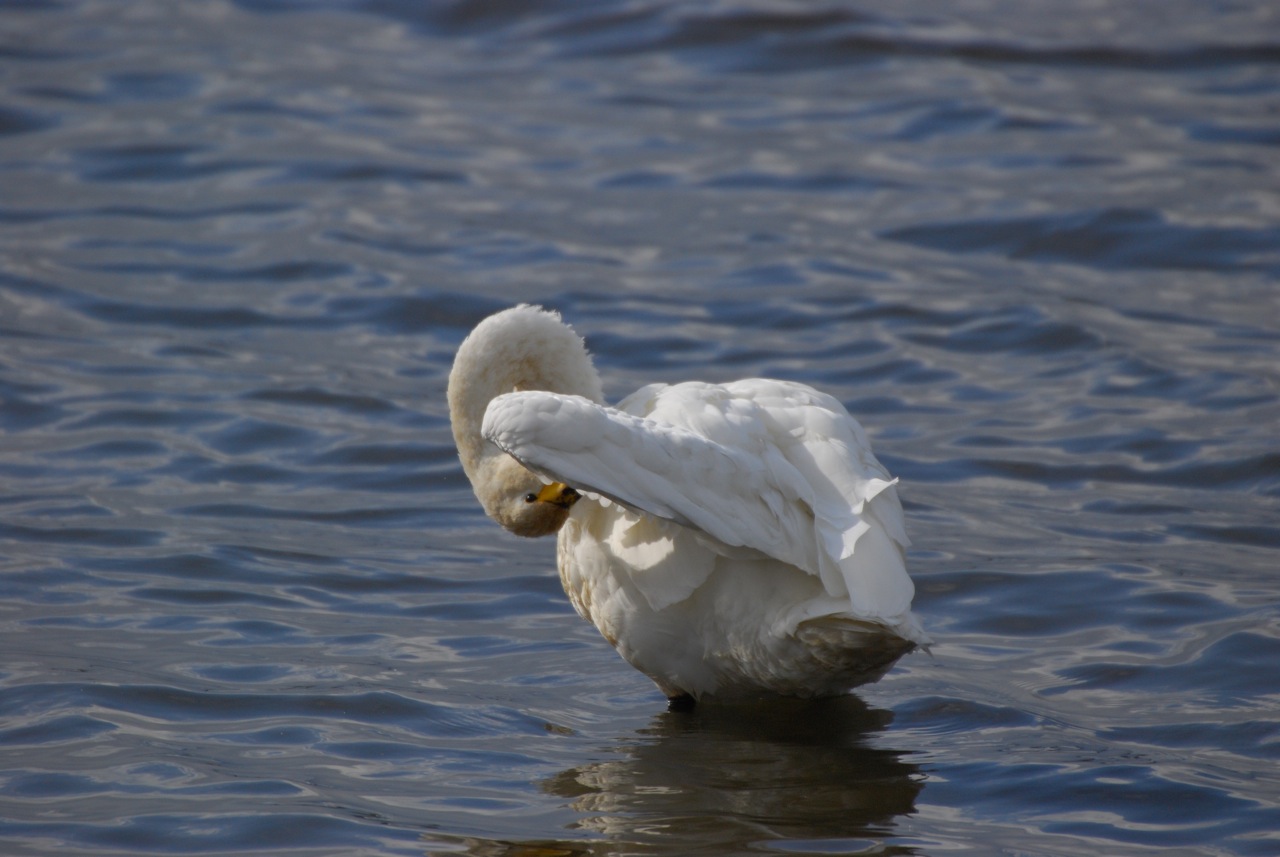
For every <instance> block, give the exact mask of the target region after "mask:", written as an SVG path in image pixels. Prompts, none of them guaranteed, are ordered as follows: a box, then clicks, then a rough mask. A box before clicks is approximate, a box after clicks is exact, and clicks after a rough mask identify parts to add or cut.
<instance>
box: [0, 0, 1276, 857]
mask: <svg viewBox="0 0 1280 857" xmlns="http://www.w3.org/2000/svg"><path fill="white" fill-rule="evenodd" d="M884 6H885V4H869V3H813V4H798V3H784V2H761V3H750V2H745V0H728V2H722V3H713V4H675V3H664V2H659V0H631V2H623V0H616V1H615V0H604V2H597V3H592V4H582V3H569V2H556V0H544V1H543V2H531V3H502V2H477V1H476V0H472V1H471V2H460V3H445V2H441V3H418V2H411V0H365V2H356V0H351V2H339V0H333V2H317V3H306V2H301V0H296V2H295V1H294V0H242V2H221V1H220V0H213V2H200V3H172V2H167V0H126V2H120V0H65V1H64V2H54V0H26V2H20V3H8V4H5V5H3V6H2V7H0V652H3V658H2V659H0V751H2V753H0V758H2V759H3V761H2V762H0V851H3V852H4V853H5V854H14V855H68V854H92V855H103V854H223V853H251V854H273V853H277V852H278V853H281V854H284V853H288V854H290V855H302V854H305V855H338V854H341V855H375V854H376V855H384V854H385V855H391V854H405V855H409V854H412V855H423V854H430V855H437V854H457V853H461V854H469V855H475V857H487V856H488V855H512V857H514V856H515V855H535V854H537V855H551V854H556V855H570V854H573V855H606V854H607V855H614V854H670V855H740V854H880V855H889V854H895V855H904V854H911V855H944V854H957V853H969V854H976V855H987V854H996V853H1002V854H1026V855H1090V857H1096V855H1100V854H1106V855H1122V854H1123V855H1127V854H1152V853H1159V854H1161V855H1174V857H1179V855H1271V854H1276V853H1280V766H1278V765H1277V762H1278V761H1280V668H1278V667H1277V664H1280V626H1278V623H1277V608H1276V605H1277V602H1278V601H1280V579H1278V578H1277V574H1276V572H1277V569H1278V568H1280V445H1278V444H1277V436H1278V433H1280V214H1278V212H1280V204H1278V202H1280V157H1278V155H1280V149H1278V147H1280V114H1278V113H1277V109H1276V106H1277V104H1280V14H1277V12H1276V10H1275V9H1274V8H1273V6H1272V4H1267V3H1219V4H1205V3H1200V2H1192V0H1168V1H1167V2H1162V3H1160V4H1147V3H1122V2H1119V0H1099V2H1097V3H1090V4H1086V5H1076V6H1071V7H1070V8H1068V6H1066V5H1064V4H1060V3H1050V2H1045V0H1030V2H1021V3H984V4H953V3H943V2H931V0H920V2H909V3H905V4H894V5H890V6H888V7H884ZM882 7H884V8H882ZM519 301H532V302H538V303H543V304H546V305H548V306H552V307H555V308H557V309H559V310H561V311H562V312H563V313H564V315H565V317H566V319H567V320H569V321H570V322H571V323H573V324H574V325H575V326H576V327H577V329H578V330H579V331H580V332H581V333H583V334H584V335H585V336H586V338H587V341H588V344H589V346H590V347H591V349H592V351H593V352H594V354H595V355H596V359H597V362H598V364H599V366H600V368H601V370H602V373H603V374H604V376H605V379H606V387H607V393H608V394H609V395H610V397H611V398H614V399H616V398H620V397H621V396H622V395H624V394H626V393H628V392H630V391H631V390H633V389H635V388H636V387H638V386H640V385H641V384H644V383H648V382H651V381H667V382H675V381H681V380H687V379H691V378H696V379H704V380H713V381H722V380H729V379H733V378H737V377H744V376H751V375H766V376H775V377H783V378H794V379H799V380H803V381H805V382H808V383H811V384H814V385H816V386H819V387H821V388H823V389H825V390H828V391H830V392H832V393H833V394H835V395H836V396H837V397H839V398H840V399H841V400H843V401H844V402H845V403H846V404H847V405H848V406H849V408H850V409H851V410H852V411H853V412H854V413H855V414H857V415H858V416H859V417H860V419H861V420H862V422H863V423H864V424H865V425H866V427H867V429H868V432H869V434H870V435H871V437H872V438H873V441H874V444H875V448H876V450H877V452H878V454H879V456H880V458H881V459H882V460H883V461H884V462H885V464H886V465H887V466H888V467H889V468H890V469H891V470H892V471H893V472H894V473H895V474H896V475H898V476H900V477H901V478H902V495H903V497H904V501H905V504H906V509H907V517H908V525H909V529H910V533H911V535H912V536H913V538H914V540H915V547H914V549H913V551H912V554H911V557H910V566H911V568H912V571H913V574H914V576H915V578H916V580H917V585H918V595H917V601H916V605H917V610H918V612H919V614H920V616H921V618H922V620H923V621H924V623H925V625H926V626H927V627H928V629H929V631H930V633H931V634H932V635H933V636H934V637H935V638H936V639H937V641H938V642H937V645H936V646H935V647H934V650H933V653H932V654H931V655H924V654H916V655H912V656H909V657H908V658H906V659H904V660H903V661H902V662H901V663H900V664H899V666H898V667H897V668H895V670H894V671H893V672H892V673H891V674H890V675H889V676H888V677H886V678H885V679H884V680H883V681H881V682H880V683H878V684H876V685H873V686H869V687H866V688H862V689H860V690H859V691H858V692H857V693H856V695H852V696H850V697H848V698H846V699H842V700H837V701H834V702H829V703H825V704H799V703H778V704H776V705H770V706H761V707H756V708H751V709H746V710H743V709H714V708H704V709H702V710H699V711H695V712H693V713H678V712H667V711H666V710H665V705H664V700H663V699H662V698H661V696H660V695H659V694H658V693H657V692H656V690H655V689H654V688H653V686H652V685H651V684H650V683H649V682H648V680H647V679H645V678H644V677H643V676H641V675H640V674H638V673H636V672H635V671H633V670H632V669H631V668H630V667H628V666H627V665H626V664H625V663H623V662H622V661H621V660H620V659H619V658H618V657H617V656H616V655H615V654H614V653H613V652H612V650H611V649H610V648H609V646H608V645H607V644H606V643H605V642H604V641H603V640H601V639H600V638H599V637H598V635H597V634H596V632H595V631H594V630H593V629H592V628H590V627H589V626H588V625H586V624H585V623H583V622H582V621H581V620H580V619H578V618H577V617H576V616H575V615H574V614H573V612H572V609H571V608H570V607H569V605H568V603H567V600H566V599H565V597H564V595H563V593H561V592H560V589H559V582H558V580H557V578H556V575H555V572H554V546H553V544H551V543H550V542H548V541H542V542H525V541H520V540H517V539H515V538H514V537H510V536H507V535H506V534H504V533H503V532H502V531H501V530H500V529H499V528H498V527H496V525H494V524H492V523H491V522H489V521H488V520H487V519H485V518H484V516H483V514H482V513H481V511H480V509H479V507H478V504H477V503H476V501H475V500H474V498H473V496H472V494H471V491H470V488H469V486H468V484H467V482H466V480H465V477H464V476H463V474H462V471H461V468H460V467H459V465H458V462H457V459H456V455H455V452H454V449H453V444H452V439H451V436H450V432H449V428H448V417H447V411H446V408H445V403H444V398H443V394H444V388H445V378H446V375H447V372H448V368H449V365H450V363H451V360H452V356H453V352H454V350H455V348H456V347H457V345H458V343H459V342H460V341H461V340H462V338H463V337H464V336H465V335H466V333H467V331H469V330H470V328H471V327H472V326H473V325H474V324H475V323H476V322H477V321H479V320H480V319H481V318H483V317H484V316H485V315H487V314H489V313H490V312H493V311H495V310H498V309H500V308H502V307H505V306H508V305H511V304H513V303H516V302H519Z"/></svg>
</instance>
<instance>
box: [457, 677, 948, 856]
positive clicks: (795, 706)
mask: <svg viewBox="0 0 1280 857" xmlns="http://www.w3.org/2000/svg"><path fill="white" fill-rule="evenodd" d="M892 719H893V714H892V713H891V712H889V711H885V710H883V709H877V708H871V707H869V706H867V705H866V704H865V703H864V702H862V700H860V699H858V698H857V697H854V696H848V697H842V698H839V699H834V700H824V701H821V702H804V701H798V700H775V701H770V702H768V703H759V704H755V705H749V706H721V707H712V706H703V707H699V708H698V709H697V710H694V711H687V712H682V711H667V712H663V713H662V714H659V715H657V716H656V717H654V718H653V720H652V722H651V723H650V724H649V725H648V727H646V728H644V729H641V730H639V732H637V733H636V736H635V738H634V739H633V740H632V741H631V742H630V744H629V745H628V743H627V742H626V741H625V740H624V741H623V742H622V746H621V748H620V749H621V750H622V751H623V757H622V758H614V759H608V760H602V761H595V762H589V763H586V764H583V765H580V766H577V767H573V768H570V769H568V770H566V771H563V772H562V773H560V774H558V775H556V776H553V777H550V778H549V779H547V780H545V781H543V782H542V783H541V784H540V785H541V788H542V789H543V790H545V791H546V792H548V793H550V794H553V795H555V796H557V797H560V798H563V799H564V800H565V801H566V802H567V805H568V806H569V807H570V808H571V809H573V810H575V811H576V812H578V813H580V814H581V815H580V818H579V820H578V821H577V822H576V824H575V825H574V827H575V828H576V829H577V830H579V831H582V832H583V833H587V834H592V835H593V836H592V840H588V841H585V842H584V841H578V842H561V843H553V842H550V841H546V840H543V841H539V842H511V843H500V842H492V841H489V842H483V843H481V842H473V843H471V844H472V846H473V847H472V849H471V853H473V854H483V855H489V854H495V855H496V854H502V855H528V854H597V853H599V854H604V853H609V854H616V853H619V852H620V850H621V851H626V852H628V853H680V854H699V853H708V854H727V853H745V852H747V851H749V850H753V849H755V848H758V847H759V846H760V845H761V844H763V843H770V844H772V845H773V846H774V847H777V846H779V845H785V843H786V841H787V840H796V842H795V843H794V845H795V846H796V847H797V848H798V849H799V850H800V851H807V850H813V849H817V850H827V848H828V847H831V848H834V847H837V846H842V847H841V850H849V849H851V848H852V850H861V848H863V847H866V846H867V845H869V844H870V842H869V841H868V840H873V841H876V842H880V841H883V840H884V839H885V837H886V836H888V835H890V834H891V833H892V830H893V828H894V823H895V819H897V818H898V817H900V816H903V815H907V814H910V813H912V812H914V810H915V802H916V798H917V796H918V795H919V793H920V791H921V790H922V789H923V788H924V782H923V776H924V775H923V772H922V771H921V770H920V768H919V767H918V766H917V765H914V764H911V763H909V762H906V761H904V760H903V758H902V756H903V753H902V752H901V751H897V750H888V749H883V748H880V747H877V746H875V745H876V743H877V742H876V740H875V736H876V734H877V733H879V732H880V731H882V730H883V729H885V728H886V727H887V726H888V724H889V722H890V721H891V720H892ZM596 836H601V837H604V838H605V841H603V842H601V841H594V839H595V837H596ZM799 840H803V845H801V844H800V842H799ZM787 850H792V849H791V848H788V849H787ZM885 853H889V852H885Z"/></svg>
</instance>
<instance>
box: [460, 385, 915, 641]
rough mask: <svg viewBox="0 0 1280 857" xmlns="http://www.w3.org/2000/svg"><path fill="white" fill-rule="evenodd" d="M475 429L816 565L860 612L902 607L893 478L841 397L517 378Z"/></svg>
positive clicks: (549, 473)
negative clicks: (592, 389) (592, 388)
mask: <svg viewBox="0 0 1280 857" xmlns="http://www.w3.org/2000/svg"><path fill="white" fill-rule="evenodd" d="M482 433H483V435H484V436H485V437H486V438H487V439H488V440H490V441H491V442H493V443H494V444H496V445H497V446H498V447H499V448H501V449H502V450H503V451H505V452H506V453H508V454H509V455H511V456H512V457H514V458H515V459H517V460H518V461H520V462H521V463H522V464H523V465H524V466H525V467H527V468H529V469H530V470H532V471H533V472H535V473H538V474H540V475H541V476H543V477H545V478H548V479H553V480H556V481H561V482H565V483H566V484H568V485H571V486H573V487H574V488H576V489H578V490H579V491H582V492H584V493H586V494H589V495H595V496H597V497H601V498H605V499H607V500H609V501H612V502H616V503H619V504H621V505H623V506H624V507H627V508H629V509H631V510H633V511H635V512H638V513H640V514H643V515H650V516H653V517H656V518H661V519H665V520H668V521H674V522H675V523H677V524H680V525H683V526H685V527H690V528H693V529H695V530H697V531H700V532H702V533H705V534H706V535H707V536H709V537H710V538H711V539H713V540H715V541H717V542H719V543H721V544H722V545H724V546H728V547H729V548H738V547H745V548H750V549H753V550H756V551H759V552H761V553H763V554H765V555H767V556H769V557H772V558H774V559H777V560H779V561H782V562H785V563H787V564H789V565H792V566H796V567H798V568H801V569H803V570H805V571H807V572H809V573H811V574H814V575H817V576H819V577H820V578H821V580H822V583H823V585H824V587H825V588H826V590H827V592H828V594H829V595H831V596H833V597H835V598H838V599H840V600H842V601H843V600H845V599H847V602H846V603H848V604H849V609H850V612H852V613H854V614H855V615H858V616H863V617H867V618H878V619H885V620H890V621H893V620H898V619H901V618H902V617H905V616H907V614H908V611H909V607H910V603H911V597H912V595H913V592H914V588H913V587H912V584H911V580H910V578H909V577H908V576H907V574H906V568H905V564H904V562H903V557H902V550H903V547H904V546H905V544H906V536H905V533H904V532H903V529H902V512H901V507H900V505H899V504H898V501H897V497H896V494H895V493H894V490H893V487H892V486H893V482H892V480H890V479H889V478H888V474H887V473H886V472H885V471H884V468H883V467H881V466H880V464H879V462H877V461H876V460H875V458H874V456H872V455H871V453H870V450H869V448H868V446H867V444H866V438H865V436H863V434H862V429H861V427H860V426H859V425H858V424H857V423H856V422H855V421H854V420H853V419H852V418H851V417H850V416H849V415H848V413H847V412H846V411H845V410H844V408H843V406H842V405H840V404H839V402H837V401H836V400H835V399H833V398H831V397H829V396H826V395H824V394H822V393H819V392H817V391H816V390H812V389H811V388H809V387H806V386H804V385H801V384H794V383H789V382H781V381H765V380H758V379H753V380H748V381H739V382H735V383H734V384H728V385H714V384H700V383H688V384H678V385H674V386H670V387H664V386H660V385H651V386H650V387H646V388H643V389H642V390H640V391H637V393H635V394H633V395H632V396H631V397H628V399H627V400H624V401H623V402H622V403H621V404H620V406H619V408H609V407H605V406H601V405H598V404H596V403H594V402H591V401H589V400H587V399H585V398H582V397H578V396H566V395H560V394H556V393H547V392H539V391H526V392H516V393H509V394H506V395H502V396H498V397H497V398H495V399H494V400H493V401H492V402H491V403H490V404H489V406H488V409H487V411H486V412H485V416H484V422H483V426H482ZM805 618H807V617H796V621H803V620H804V619H805Z"/></svg>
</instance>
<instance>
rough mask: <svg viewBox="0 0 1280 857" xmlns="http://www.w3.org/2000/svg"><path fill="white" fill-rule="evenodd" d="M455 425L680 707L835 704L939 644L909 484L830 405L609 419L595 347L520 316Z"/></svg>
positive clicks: (581, 596)
mask: <svg viewBox="0 0 1280 857" xmlns="http://www.w3.org/2000/svg"><path fill="white" fill-rule="evenodd" d="M449 414H450V419H451V422H452V425H453V436H454V439H455V441H456V442H457V445H458V452H459V456H460V458H461V459H462V466H463V469H464V470H465V471H466V474H467V478H468V479H470V480H471V485H472V487H473V488H474V489H475V493H476V496H477V497H478V498H479V499H480V502H481V504H482V505H483V506H484V509H485V511H486V512H487V513H488V514H489V515H490V516H491V517H493V518H494V519H495V520H497V521H498V522H499V523H500V524H502V526H503V527H505V528H506V529H507V530H510V531H511V532H513V533H515V534H517V535H521V536H543V535H550V534H551V533H555V532H558V533H559V539H558V551H557V553H558V558H559V567H560V579H561V582H562V583H563V584H564V588H565V592H567V593H568V595H569V598H570V600H571V601H572V602H573V606H574V607H575V608H576V609H577V611H578V612H579V613H580V614H581V615H582V616H583V617H585V618H587V619H589V620H591V622H593V623H594V624H595V626H596V628H598V629H599V630H600V633H601V634H603V635H604V637H605V639H606V640H608V641H609V642H610V643H611V644H613V646H614V647H615V648H616V649H617V650H618V652H619V653H620V654H621V655H622V657H624V658H625V659H626V660H627V661H628V662H630V663H631V664H632V665H633V666H635V667H636V668H637V669H639V670H640V671H641V672H643V673H645V674H646V675H648V676H649V677H650V678H651V679H653V681H654V682H655V683H656V684H657V685H658V687H659V688H660V689H661V690H662V692H663V693H665V694H666V695H667V696H668V697H669V698H671V699H672V700H678V701H682V702H683V701H690V700H697V699H701V698H704V697H715V698H718V699H723V698H734V697H747V696H756V695H760V694H768V693H774V694H786V695H793V696H805V697H815V696H830V695H836V694H840V693H843V692H845V691H847V690H848V689H849V688H851V687H854V686H856V685H859V684H863V683H866V682H870V681H875V680H876V679H878V678H880V677H881V676H882V675H884V673H885V672H887V671H888V669H889V668H890V667H891V666H892V665H893V664H894V663H895V662H896V661H897V660H898V658H899V657H901V656H902V655H903V654H905V653H906V652H909V651H911V650H912V649H913V648H915V647H916V646H917V645H927V644H928V642H929V639H928V637H927V636H926V635H925V633H924V631H923V630H922V629H921V627H920V625H919V623H918V622H917V621H916V618H915V617H914V616H913V615H912V613H911V609H910V608H911V598H912V596H913V594H914V587H913V586H912V583H911V579H910V578H909V577H908V576H907V571H906V566H905V564H904V558H903V549H904V548H905V546H906V545H907V543H908V542H907V537H906V533H905V532H904V531H903V515H902V507H901V505H900V504H899V502H898V497H897V493H896V490H895V488H894V483H895V482H896V480H893V479H891V478H890V477H889V475H888V473H887V472H886V471H885V469H884V468H883V467H882V466H881V465H880V463H879V462H878V461H876V459H875V456H873V455H872V454H871V449H870V447H869V446H868V444H867V439H866V436H865V434H864V433H863V430H862V427H861V426H860V425H858V423H857V422H856V421H855V420H854V419H853V418H852V417H851V416H849V414H848V412H847V411H846V410H845V409H844V407H843V406H842V405H841V404H840V403H839V402H838V401H836V400H835V399H834V398H832V397H831V396H828V395H826V394H824V393H820V392H818V391H817V390H814V389H812V388H811V387H807V386H805V385H803V384H798V383H794V382H790V381H773V380H764V379H750V380H745V381H736V382H734V383H731V384H703V383H696V382H691V383H684V384H676V385H674V386H666V385H663V384H652V385H649V386H647V387H643V388H641V389H640V390H638V391H636V392H635V393H633V394H632V395H630V396H628V397H627V398H626V399H624V400H623V401H622V402H620V403H619V404H618V405H617V407H616V408H609V407H606V406H605V405H604V404H603V397H602V393H601V385H600V377H599V375H598V374H597V373H596V370H595V367H594V366H593V365H592V362H591V358H590V357H589V356H588V354H587V351H586V347H585V345H584V344H583V341H582V339H580V338H579V337H578V335H577V334H576V333H574V331H573V329H572V328H570V327H569V326H568V325H566V324H564V323H563V322H562V321H561V320H560V316H559V315H558V314H556V313H554V312H548V311H546V310H543V309H541V308H538V307H532V306H528V305H521V306H518V307H515V308H513V309H508V310H505V311H503V312H500V313H498V314H496V315H493V316H490V317H489V318H487V319H485V320H484V321H482V322H481V323H480V324H479V325H478V326H477V327H476V329H475V330H474V331H472V332H471V334H470V336H468V337H467V339H466V340H465V341H464V342H463V343H462V345H461V346H460V347H459V349H458V354H457V357H456V358H455V360H454V364H453V370H452V371H451V372H450V374H449ZM569 486H572V487H569Z"/></svg>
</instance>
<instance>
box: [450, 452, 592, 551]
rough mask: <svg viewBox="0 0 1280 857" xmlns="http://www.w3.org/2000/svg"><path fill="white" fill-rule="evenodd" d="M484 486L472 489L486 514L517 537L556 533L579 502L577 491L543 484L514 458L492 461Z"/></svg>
mask: <svg viewBox="0 0 1280 857" xmlns="http://www.w3.org/2000/svg"><path fill="white" fill-rule="evenodd" d="M485 469H486V470H488V471H489V473H488V477H487V478H486V479H485V480H484V482H483V483H481V484H479V485H476V486H474V487H475V489H476V495H477V496H478V497H479V498H480V503H481V505H483V506H484V510H485V512H487V513H488V515H489V517H491V518H493V519H494V520H495V521H497V522H498V523H499V524H501V525H502V527H503V529H505V530H507V531H508V532H510V533H514V534H515V535H517V536H526V537H528V538H538V537H540V536H549V535H553V534H555V533H556V532H559V530H560V528H561V527H562V526H564V522H565V521H566V520H568V519H569V511H570V510H571V509H572V508H573V504H574V503H576V502H578V498H579V494H578V492H577V491H575V490H573V489H572V488H570V487H569V486H568V485H565V484H564V483H563V482H552V483H550V484H545V483H544V482H543V481H542V480H541V479H539V478H538V477H537V476H534V475H533V474H532V473H530V472H529V471H528V470H526V469H525V468H524V467H522V466H521V465H520V464H519V462H517V461H516V460H515V459H514V458H510V457H507V456H504V457H502V458H494V459H492V466H490V467H488V468H485Z"/></svg>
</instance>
